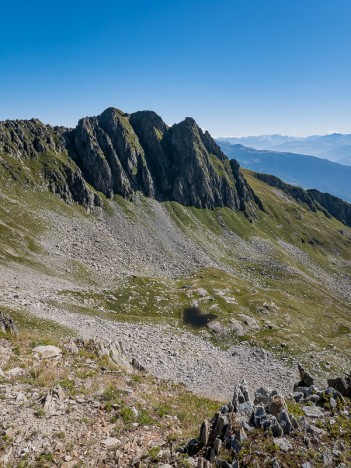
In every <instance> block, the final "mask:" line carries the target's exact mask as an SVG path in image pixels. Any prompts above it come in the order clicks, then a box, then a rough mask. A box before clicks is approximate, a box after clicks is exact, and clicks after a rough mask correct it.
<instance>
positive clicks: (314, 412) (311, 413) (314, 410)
mask: <svg viewBox="0 0 351 468" xmlns="http://www.w3.org/2000/svg"><path fill="white" fill-rule="evenodd" d="M302 411H303V412H304V413H305V415H306V416H308V417H309V418H322V417H323V416H324V411H323V410H322V409H321V408H319V407H318V406H303V407H302Z"/></svg>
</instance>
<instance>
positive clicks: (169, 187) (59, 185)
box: [0, 108, 262, 220]
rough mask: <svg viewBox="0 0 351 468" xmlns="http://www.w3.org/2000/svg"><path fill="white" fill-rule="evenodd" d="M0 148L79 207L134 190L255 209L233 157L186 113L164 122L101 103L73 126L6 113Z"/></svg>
mask: <svg viewBox="0 0 351 468" xmlns="http://www.w3.org/2000/svg"><path fill="white" fill-rule="evenodd" d="M0 153H2V154H5V155H7V156H9V158H11V159H12V161H13V164H16V163H17V164H18V162H19V161H20V162H21V165H22V166H24V167H27V168H30V169H31V171H32V172H33V167H34V168H35V170H36V171H37V172H38V171H39V173H40V174H41V175H42V179H43V180H44V181H46V185H47V187H48V188H49V189H50V190H52V191H53V192H54V193H57V194H58V195H59V196H61V198H64V199H65V200H74V201H76V202H78V203H80V204H83V205H84V206H86V208H87V207H88V206H91V205H94V204H95V205H99V204H101V199H100V197H98V196H95V195H96V193H95V191H97V192H100V193H102V194H103V195H104V196H106V197H110V198H112V197H113V196H114V195H121V196H122V197H124V198H125V199H127V200H133V198H134V197H135V194H136V193H137V192H141V193H142V194H144V195H145V196H148V197H152V198H155V199H156V200H158V201H176V202H178V203H181V204H182V205H185V206H194V207H196V208H210V209H214V208H216V207H228V208H230V209H232V210H233V211H242V212H243V213H244V214H245V215H246V216H247V217H248V218H249V219H250V220H252V219H254V218H255V217H256V213H257V212H258V211H259V210H261V209H262V203H261V202H260V200H259V199H258V197H257V196H256V195H255V193H254V191H253V190H252V188H251V187H250V186H249V184H248V183H247V181H246V180H245V178H244V176H243V174H242V173H241V171H240V166H239V163H238V162H237V161H235V160H231V161H229V159H228V158H227V156H225V154H224V153H223V152H222V151H221V150H220V148H219V146H218V145H217V144H216V142H215V141H214V140H213V139H212V137H211V136H210V134H209V133H208V132H203V131H202V130H201V128H200V127H199V126H198V125H197V124H196V122H195V121H194V119H192V118H189V117H187V118H186V119H185V120H184V121H183V122H181V123H179V124H175V125H173V126H172V127H168V126H167V125H166V124H165V123H164V122H163V121H162V119H161V118H160V117H159V116H158V115H157V114H156V113H154V112H151V111H142V112H136V113H134V114H126V113H124V112H122V111H120V110H118V109H115V108H108V109H106V110H105V111H104V112H103V113H102V114H101V115H99V116H97V117H85V118H83V119H81V120H80V121H79V123H78V125H77V127H76V128H75V129H66V128H64V127H51V126H50V125H45V124H43V123H41V122H40V121H39V120H37V119H32V120H15V121H10V120H7V121H4V122H0ZM9 158H8V160H9ZM11 159H10V164H11ZM48 161H51V162H50V164H48ZM58 161H60V165H59V166H60V167H59V169H57V167H56V166H57V162H58ZM52 166H55V171H50V167H52ZM68 168H69V169H70V170H69V171H68ZM48 169H49V170H48ZM53 172H55V174H54V177H53ZM67 172H69V174H67ZM68 175H69V176H70V177H68ZM82 192H84V193H82Z"/></svg>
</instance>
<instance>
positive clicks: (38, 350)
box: [33, 345, 62, 359]
mask: <svg viewBox="0 0 351 468" xmlns="http://www.w3.org/2000/svg"><path fill="white" fill-rule="evenodd" d="M33 353H35V355H36V357H39V358H41V359H60V358H61V357H62V351H61V349H60V348H58V347H57V346H52V345H47V346H36V347H35V348H33Z"/></svg>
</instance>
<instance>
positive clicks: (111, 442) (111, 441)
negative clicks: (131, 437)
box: [101, 437, 121, 449]
mask: <svg viewBox="0 0 351 468" xmlns="http://www.w3.org/2000/svg"><path fill="white" fill-rule="evenodd" d="M101 443H102V445H103V446H104V447H106V448H110V449H111V448H115V447H117V446H118V445H119V444H120V443H121V441H120V440H119V439H117V438H116V437H107V438H106V439H104V440H102V441H101Z"/></svg>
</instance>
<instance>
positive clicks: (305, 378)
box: [298, 364, 314, 387]
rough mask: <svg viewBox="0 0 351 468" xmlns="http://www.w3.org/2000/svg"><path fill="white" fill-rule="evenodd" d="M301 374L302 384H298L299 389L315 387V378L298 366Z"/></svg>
mask: <svg viewBox="0 0 351 468" xmlns="http://www.w3.org/2000/svg"><path fill="white" fill-rule="evenodd" d="M298 369H299V374H300V382H299V384H298V386H299V387H310V386H311V385H313V383H314V381H313V377H312V376H311V375H310V374H309V373H308V372H307V371H306V370H305V369H304V368H303V367H302V366H301V364H298Z"/></svg>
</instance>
